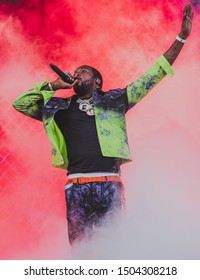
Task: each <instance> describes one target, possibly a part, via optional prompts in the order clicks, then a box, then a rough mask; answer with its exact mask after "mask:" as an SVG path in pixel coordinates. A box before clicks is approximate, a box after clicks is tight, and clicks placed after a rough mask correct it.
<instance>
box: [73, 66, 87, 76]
mask: <svg viewBox="0 0 200 280" xmlns="http://www.w3.org/2000/svg"><path fill="white" fill-rule="evenodd" d="M79 70H90V69H89V68H87V67H82V68H78V69H77V70H76V71H75V72H74V74H76V73H77V72H78V71H79Z"/></svg>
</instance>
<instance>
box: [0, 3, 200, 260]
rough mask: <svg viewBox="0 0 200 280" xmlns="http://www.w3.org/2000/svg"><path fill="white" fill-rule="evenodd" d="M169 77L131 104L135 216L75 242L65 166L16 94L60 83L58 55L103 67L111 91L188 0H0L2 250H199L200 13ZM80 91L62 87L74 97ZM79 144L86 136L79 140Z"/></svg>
mask: <svg viewBox="0 0 200 280" xmlns="http://www.w3.org/2000/svg"><path fill="white" fill-rule="evenodd" d="M190 2H192V3H193V9H194V12H195V17H194V23H193V31H192V34H191V36H190V37H189V38H188V42H187V43H186V45H185V46H184V48H183V51H182V52H181V54H180V56H179V57H178V59H177V61H176V62H175V63H174V66H173V68H174V71H175V76H174V77H173V78H171V77H166V78H165V79H164V80H163V81H162V82H161V83H160V84H159V85H157V86H156V87H155V88H154V89H153V90H152V92H151V93H150V94H149V95H148V96H147V97H145V98H144V99H143V100H142V101H141V102H140V103H139V104H137V105H136V106H135V107H134V108H133V109H132V110H131V111H130V112H128V114H127V126H128V132H129V133H128V134H129V144H130V147H131V151H132V156H133V161H132V162H131V163H129V164H127V165H124V166H122V178H123V181H124V184H125V188H126V197H127V206H126V214H125V216H124V217H123V220H122V222H121V224H120V226H118V227H115V226H114V225H113V227H108V228H105V229H102V231H101V232H100V234H99V235H98V234H97V236H96V237H95V238H94V240H93V241H92V242H91V243H90V244H81V245H80V246H79V247H78V248H75V249H74V250H73V252H71V250H70V248H69V244H68V241H67V225H66V221H65V198H64V190H63V186H64V184H65V181H66V175H65V173H66V172H65V171H64V170H59V169H55V168H53V167H52V166H51V146H50V144H49V142H48V140H47V138H46V135H45V131H44V129H43V127H42V124H41V123H40V122H38V121H35V120H32V119H30V118H28V117H25V116H23V115H22V114H20V113H18V112H17V111H15V110H14V109H13V107H12V102H13V101H14V99H15V98H16V97H17V96H19V94H21V93H23V92H25V91H26V90H28V89H30V88H32V87H33V86H34V83H37V82H42V81H46V80H47V81H53V80H54V79H55V78H56V75H55V74H54V73H53V72H52V70H51V69H50V68H49V66H48V65H49V64H50V63H54V64H56V65H58V66H59V67H60V68H61V69H63V70H68V71H70V72H72V73H73V71H74V70H75V69H76V68H77V67H78V66H80V65H82V64H89V65H92V66H94V67H96V68H97V69H99V70H100V72H101V73H102V75H103V77H104V86H103V89H104V90H108V89H110V88H116V87H125V86H126V85H127V84H129V83H131V82H132V81H134V80H136V79H137V78H139V77H140V76H141V75H142V74H143V73H144V72H145V71H146V70H147V69H148V67H150V66H151V65H152V64H153V63H154V62H155V60H156V59H157V57H159V56H160V55H161V54H163V53H164V52H165V51H166V50H167V49H168V47H169V46H170V45H171V44H172V43H173V41H174V40H175V37H176V35H177V34H178V33H179V32H180V26H181V19H182V11H183V7H184V5H185V3H186V1H175V0H166V1H160V0H146V1H139V0H138V1H129V0H126V1H121V0H116V1H108V0H102V1H90V0H84V1H81V0H77V1H72V0H66V1H64V0H56V1H55V0H52V1H47V0H44V1H41V0H30V1H25V0H21V1H17V0H16V1H0V38H1V42H0V61H1V67H0V88H1V93H0V105H1V107H0V108H1V110H0V120H1V122H0V192H1V202H0V232H1V238H0V258H1V259H65V258H66V259H67V258H69V259H73V258H74V259H76V258H77V259H198V258H199V257H200V247H199V246H200V245H199V235H200V219H199V212H200V172H199V167H200V145H199V139H200V125H199V122H200V110H199V104H200V85H199V74H200V63H199V62H200V52H199V50H200V37H199V34H200V32H199V31H200V25H199V22H200V15H199V11H200V9H199V1H190ZM66 94H67V95H70V94H72V91H68V92H67V93H66V92H65V91H62V92H61V91H60V92H57V93H56V96H66ZM80 144H81V141H80Z"/></svg>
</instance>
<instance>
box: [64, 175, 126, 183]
mask: <svg viewBox="0 0 200 280" xmlns="http://www.w3.org/2000/svg"><path fill="white" fill-rule="evenodd" d="M107 181H108V182H121V178H120V177H119V176H98V177H79V178H70V179H68V180H67V183H66V185H68V184H75V183H78V184H84V183H91V182H107Z"/></svg>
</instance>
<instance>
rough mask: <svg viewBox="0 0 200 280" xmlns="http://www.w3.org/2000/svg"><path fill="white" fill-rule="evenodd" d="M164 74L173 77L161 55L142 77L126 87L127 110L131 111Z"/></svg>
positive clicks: (169, 66) (170, 69)
mask: <svg viewBox="0 0 200 280" xmlns="http://www.w3.org/2000/svg"><path fill="white" fill-rule="evenodd" d="M166 74H168V75H170V76H173V75H174V71H173V69H172V67H171V65H170V64H169V62H168V61H167V59H166V58H165V57H164V56H163V55H162V56H160V57H159V58H158V59H157V61H156V63H155V64H154V65H153V66H152V67H151V68H150V69H149V70H148V71H147V72H146V73H145V74H144V75H143V76H142V77H140V78H139V79H138V80H136V81H135V82H133V83H131V84H130V85H128V86H127V87H126V93H127V98H128V109H131V108H132V107H133V106H134V105H135V104H136V103H138V102H139V101H140V100H141V99H142V98H143V97H144V96H146V95H147V93H148V92H149V91H150V90H152V88H153V87H154V86H155V85H156V84H158V83H159V82H160V81H161V80H162V79H163V78H164V77H165V75H166Z"/></svg>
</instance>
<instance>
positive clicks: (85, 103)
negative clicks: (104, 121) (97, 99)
mask: <svg viewBox="0 0 200 280" xmlns="http://www.w3.org/2000/svg"><path fill="white" fill-rule="evenodd" d="M76 102H77V103H79V110H80V111H82V112H85V113H86V114H87V115H88V116H94V103H93V97H90V98H89V99H80V98H78V99H77V100H76Z"/></svg>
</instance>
